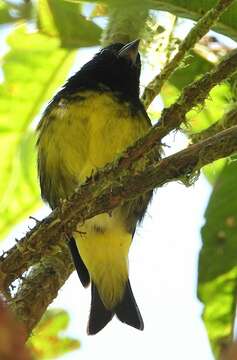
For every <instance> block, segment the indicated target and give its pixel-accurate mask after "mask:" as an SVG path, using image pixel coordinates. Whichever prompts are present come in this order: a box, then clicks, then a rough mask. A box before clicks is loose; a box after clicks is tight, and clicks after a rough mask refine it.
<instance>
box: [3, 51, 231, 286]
mask: <svg viewBox="0 0 237 360" xmlns="http://www.w3.org/2000/svg"><path fill="white" fill-rule="evenodd" d="M236 69H237V50H235V51H232V52H231V53H230V55H229V56H228V57H226V58H225V59H224V60H223V61H222V62H221V63H220V64H219V65H218V66H217V67H216V68H215V69H213V70H212V71H211V72H209V73H207V74H205V75H204V76H203V77H202V78H201V79H200V80H197V81H195V82H194V83H192V84H191V85H188V86H187V87H186V88H185V89H184V91H183V93H182V95H181V97H180V98H179V99H178V100H177V102H176V103H174V104H173V105H172V106H171V107H170V108H168V109H164V111H163V112H162V114H161V118H160V121H159V122H158V124H157V125H156V126H154V127H153V128H152V129H151V130H150V131H149V132H148V133H147V135H145V136H144V137H143V138H141V139H139V140H138V141H137V142H136V143H135V144H134V145H133V146H131V147H130V148H128V149H127V151H126V152H125V153H124V154H122V156H121V157H120V158H119V159H117V160H116V161H115V163H114V164H109V165H107V166H106V167H105V168H104V169H103V170H101V171H99V172H98V173H96V174H95V175H93V176H92V177H91V178H90V179H89V180H88V181H87V182H86V183H85V184H84V185H82V186H81V187H80V189H79V192H77V194H80V195H79V198H77V200H76V201H81V203H80V206H79V207H78V211H77V212H76V213H75V216H73V218H70V216H69V217H67V216H68V214H70V206H69V204H71V202H72V203H73V201H74V200H73V199H74V198H72V199H71V201H69V202H66V203H65V204H67V205H65V204H64V203H63V204H62V206H61V207H60V208H59V209H57V210H56V211H55V212H53V213H52V214H51V215H50V216H49V217H48V218H46V219H45V220H44V221H42V222H41V223H38V224H37V225H36V227H35V228H34V229H33V230H32V231H30V232H29V233H28V234H27V235H26V236H25V237H24V238H22V239H21V240H19V241H18V242H17V244H16V245H15V246H14V247H13V248H11V249H10V250H9V251H8V253H7V254H5V256H4V257H2V259H1V260H0V287H1V288H2V289H6V288H7V287H8V286H9V285H10V284H11V283H12V282H13V281H14V280H15V279H17V278H18V277H19V276H20V275H21V274H22V273H23V272H24V271H26V270H27V269H28V268H29V267H30V266H32V265H33V264H35V263H37V262H38V261H39V260H40V258H41V256H43V255H45V254H46V255H47V254H49V253H51V251H53V247H54V245H55V244H57V242H58V241H59V238H60V236H62V233H63V232H66V233H71V231H72V230H73V229H75V226H76V223H78V222H79V221H80V220H81V222H83V221H84V220H85V219H87V218H88V217H93V216H95V215H96V214H98V212H96V210H95V212H93V207H94V205H95V209H96V206H97V205H98V204H96V203H95V204H94V205H93V204H92V203H91V201H92V202H93V200H94V199H95V198H94V196H95V194H96V195H97V194H99V192H100V191H101V190H102V189H105V188H108V187H109V188H110V189H113V186H114V185H116V184H117V183H121V179H122V178H123V176H127V174H129V175H130V177H133V176H135V175H136V173H137V172H138V171H140V169H144V168H145V167H146V166H147V165H148V164H151V165H152V166H154V164H153V163H151V158H153V156H152V157H151V156H150V155H151V153H153V152H154V153H155V152H158V150H159V147H160V142H161V140H162V138H163V137H164V136H166V135H167V134H168V133H169V132H170V131H172V130H174V129H178V128H179V126H180V125H181V123H182V122H183V121H184V120H185V114H186V113H187V112H188V111H189V110H190V109H191V108H192V107H193V106H195V105H197V104H200V103H202V102H203V101H204V100H205V98H206V96H207V95H208V93H209V91H210V90H211V89H212V88H213V87H214V86H215V85H216V84H218V83H220V82H221V81H222V80H224V79H226V78H227V77H229V76H231V75H232V74H233V73H234V72H235V71H236ZM223 156H224V155H223ZM156 160H157V159H156ZM88 186H89V190H88ZM154 186H159V184H157V185H154ZM147 190H148V189H147ZM111 191H112V190H111ZM143 191H146V189H145V190H143ZM124 199H126V197H124ZM97 201H98V199H97ZM113 201H115V199H113ZM121 201H122V200H121ZM118 204H119V203H117V202H116V203H115V204H114V206H113V207H112V208H114V207H116V206H117V205H118ZM88 206H89V207H88ZM90 206H92V209H91V208H90ZM112 208H109V209H107V208H104V211H110V210H111V209H112ZM101 209H103V207H102V208H101ZM80 211H82V213H81V214H80ZM88 211H89V213H88ZM47 239H48V240H47ZM49 239H51V240H49Z"/></svg>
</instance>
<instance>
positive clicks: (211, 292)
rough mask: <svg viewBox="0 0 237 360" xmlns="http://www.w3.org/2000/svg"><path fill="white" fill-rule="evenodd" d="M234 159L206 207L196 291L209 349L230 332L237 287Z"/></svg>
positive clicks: (221, 342)
mask: <svg viewBox="0 0 237 360" xmlns="http://www.w3.org/2000/svg"><path fill="white" fill-rule="evenodd" d="M236 182H237V162H236V161H233V162H231V163H229V164H226V166H225V168H224V170H223V171H222V173H221V175H220V176H219V178H218V180H217V182H216V184H215V186H214V189H213V192H212V195H211V198H210V201H209V204H208V208H207V210H206V214H205V218H206V223H205V225H204V227H203V229H202V239H203V247H202V249H201V253H200V258H199V282H198V294H199V298H200V300H201V301H202V302H203V304H204V311H203V319H204V322H205V325H206V328H207V332H208V336H209V339H210V342H211V345H212V348H213V351H214V352H215V353H216V354H218V353H219V351H220V349H221V347H222V346H223V345H224V344H225V343H226V342H228V341H229V340H230V339H231V337H232V335H233V326H234V319H235V312H236V287H237V258H236V253H237V242H236V237H237V187H236Z"/></svg>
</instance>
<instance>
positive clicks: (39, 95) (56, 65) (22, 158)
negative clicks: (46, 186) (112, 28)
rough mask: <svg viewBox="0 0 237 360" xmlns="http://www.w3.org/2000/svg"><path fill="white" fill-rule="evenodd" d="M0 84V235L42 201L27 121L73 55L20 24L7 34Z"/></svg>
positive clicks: (62, 76)
mask: <svg viewBox="0 0 237 360" xmlns="http://www.w3.org/2000/svg"><path fill="white" fill-rule="evenodd" d="M8 45H9V47H10V50H9V52H8V53H7V54H6V55H5V56H4V58H3V75H4V82H3V83H2V84H1V85H0V152H1V154H2V159H1V161H0V199H1V201H0V238H2V237H3V236H4V235H5V234H6V233H7V232H9V231H10V230H11V228H12V227H13V226H14V225H15V224H16V223H18V222H19V221H20V220H22V219H23V218H25V217H26V216H27V215H29V214H30V213H32V212H33V211H34V210H35V209H37V208H38V207H39V206H40V205H41V204H42V203H41V200H40V196H39V185H38V182H37V176H36V155H35V153H36V152H35V139H34V132H33V131H32V130H31V128H30V127H31V126H32V125H31V124H32V121H33V120H34V118H35V116H36V115H37V114H38V113H39V111H40V109H41V107H42V105H43V104H44V103H45V101H47V100H48V99H49V98H50V97H51V96H52V94H53V93H54V92H55V90H56V89H57V88H58V86H59V85H61V84H62V82H63V81H64V80H65V77H66V76H67V74H68V72H69V69H70V67H71V65H72V61H73V59H74V56H75V54H74V53H72V52H69V51H65V50H63V49H61V48H60V47H59V41H57V40H55V39H49V38H48V37H46V36H44V35H40V34H38V33H27V31H26V29H25V27H20V28H18V29H17V30H16V31H14V32H13V33H11V35H10V36H9V37H8Z"/></svg>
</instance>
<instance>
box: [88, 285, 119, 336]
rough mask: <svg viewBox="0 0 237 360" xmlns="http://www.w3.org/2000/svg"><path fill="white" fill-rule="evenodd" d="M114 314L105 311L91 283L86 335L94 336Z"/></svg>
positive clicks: (110, 311)
mask: <svg viewBox="0 0 237 360" xmlns="http://www.w3.org/2000/svg"><path fill="white" fill-rule="evenodd" d="M113 316H114V312H113V311H112V310H108V309H106V307H105V306H104V304H103V302H102V300H101V298H100V295H99V293H98V290H97V289H96V286H95V284H94V283H93V281H92V282H91V310H90V317H89V322H88V326H87V333H88V335H94V334H96V333H98V332H99V331H100V330H102V329H103V328H104V327H105V325H107V324H108V322H109V321H110V320H111V319H112V317H113Z"/></svg>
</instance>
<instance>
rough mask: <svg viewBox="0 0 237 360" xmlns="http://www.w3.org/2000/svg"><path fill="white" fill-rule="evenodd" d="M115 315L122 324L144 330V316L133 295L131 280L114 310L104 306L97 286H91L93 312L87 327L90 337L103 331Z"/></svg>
mask: <svg viewBox="0 0 237 360" xmlns="http://www.w3.org/2000/svg"><path fill="white" fill-rule="evenodd" d="M114 314H116V315H117V317H118V319H119V320H120V321H121V322H124V323H126V324H127V325H130V326H132V327H135V328H136V329H139V330H143V329H144V324H143V320H142V316H141V314H140V311H139V309H138V306H137V304H136V301H135V298H134V296H133V293H132V289H131V285H130V282H129V280H128V281H127V283H126V285H125V289H124V295H123V298H122V300H121V301H120V303H119V304H117V305H116V306H115V308H114V309H112V310H108V309H106V307H105V306H104V304H103V302H102V300H101V298H100V296H99V293H98V290H97V289H96V286H95V284H94V283H93V282H92V285H91V311H90V317H89V322H88V327H87V332H88V334H89V335H94V334H96V333H98V332H99V331H100V330H102V329H103V328H104V327H105V326H106V325H107V324H108V322H109V321H110V320H111V319H112V318H113V316H114Z"/></svg>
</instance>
